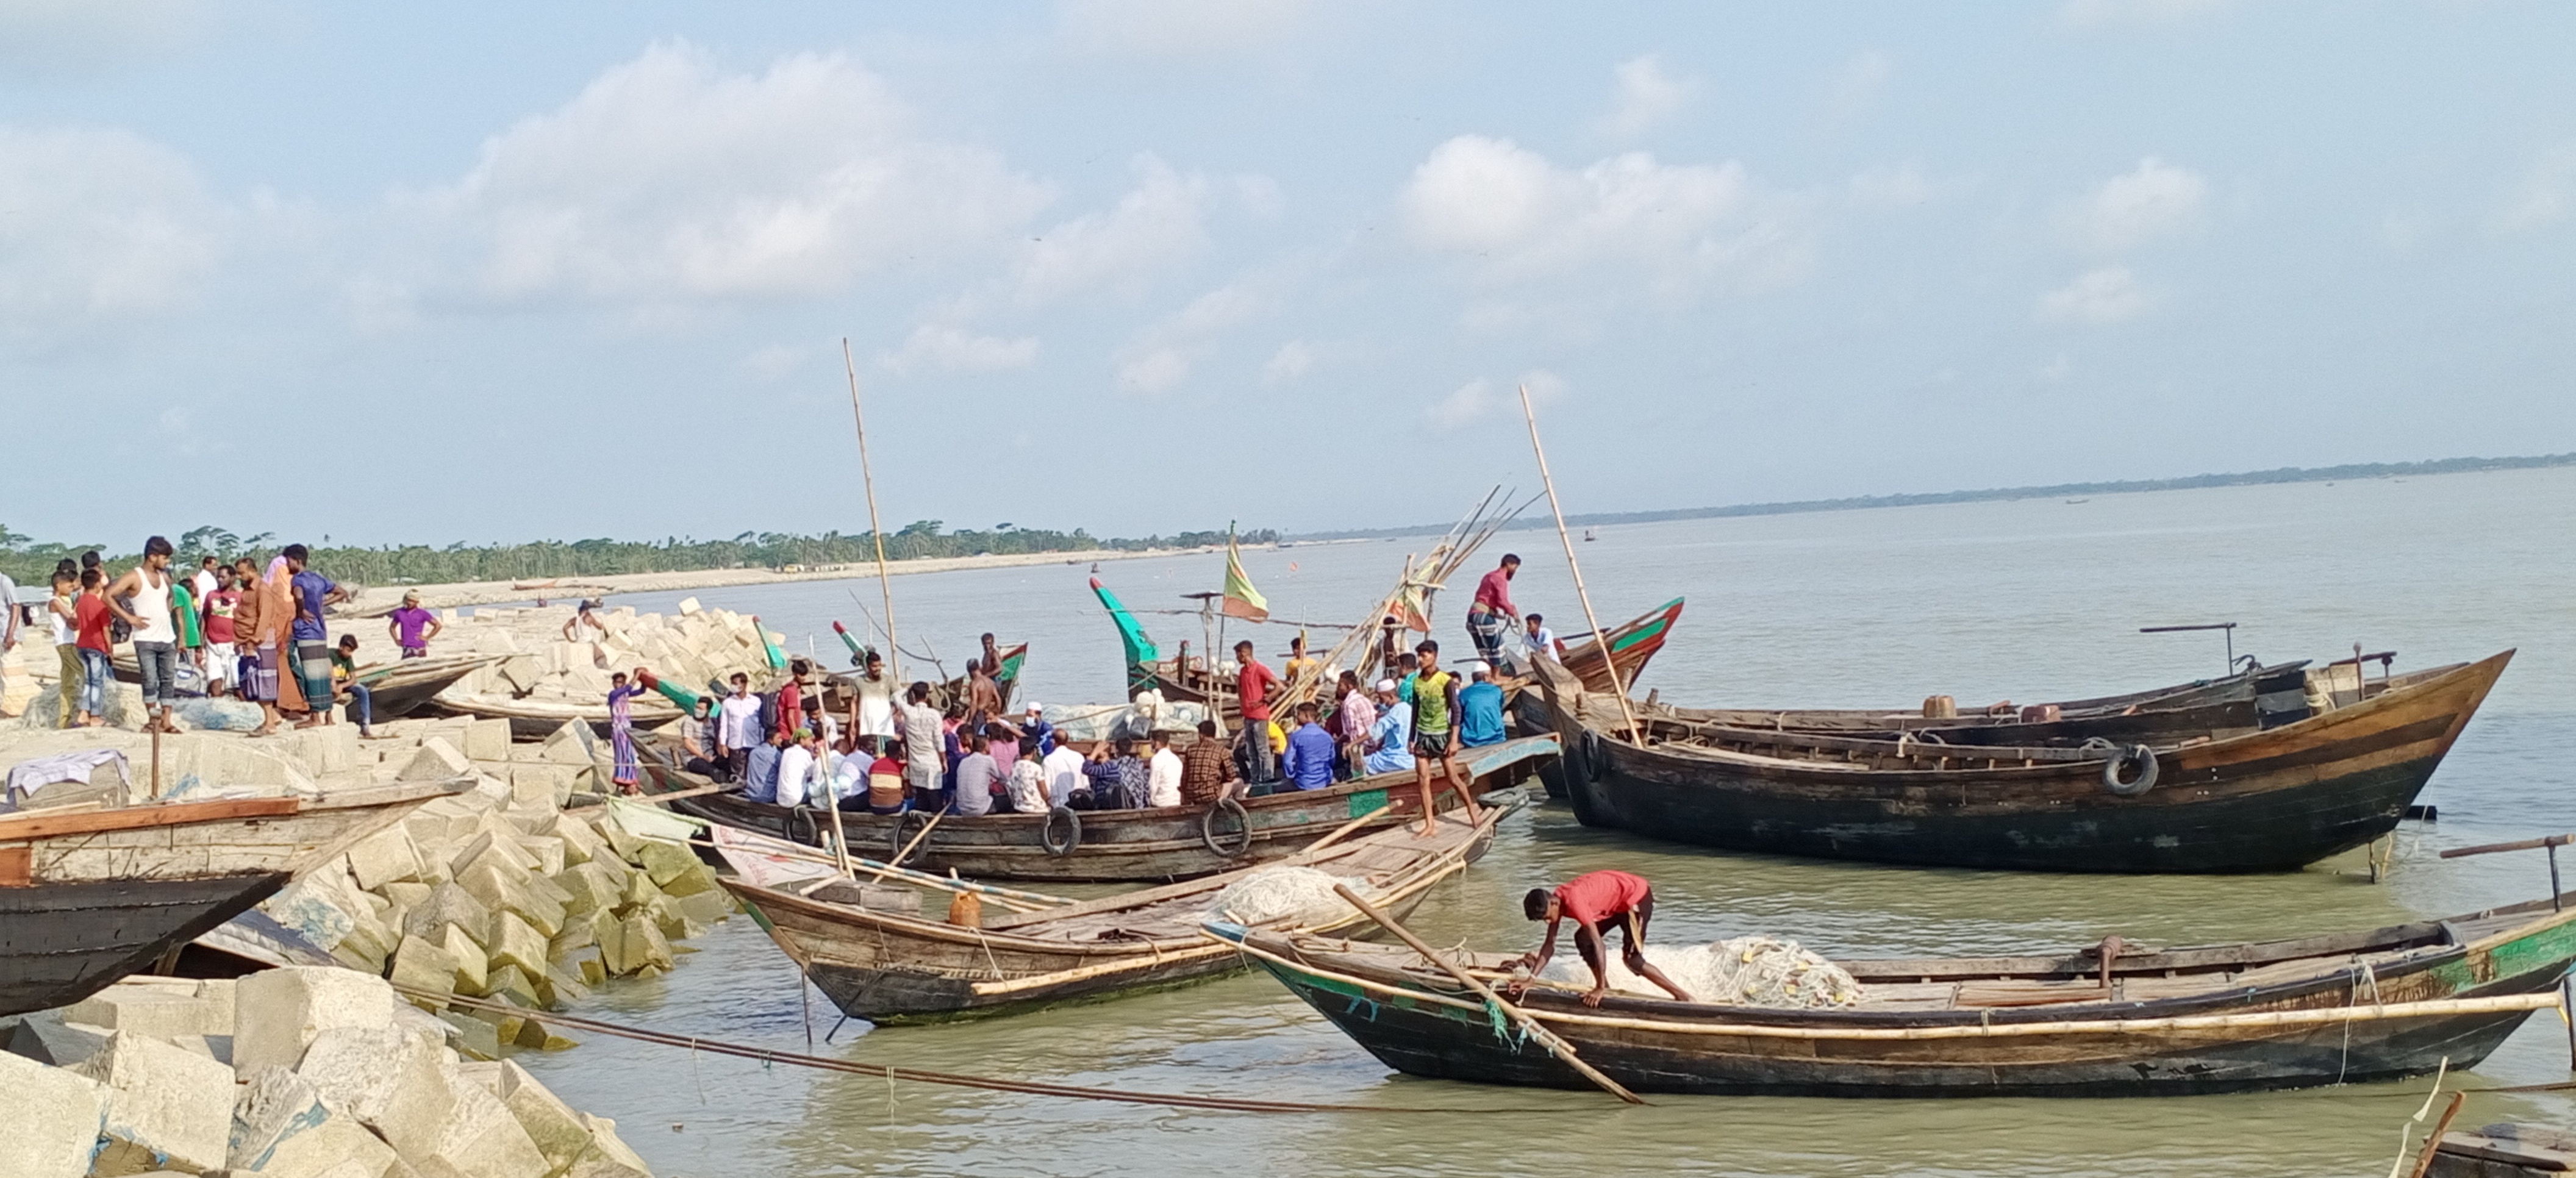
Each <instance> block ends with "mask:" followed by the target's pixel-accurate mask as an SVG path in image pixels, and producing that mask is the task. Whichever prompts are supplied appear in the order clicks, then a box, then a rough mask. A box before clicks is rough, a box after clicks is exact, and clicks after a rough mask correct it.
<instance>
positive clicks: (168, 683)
mask: <svg viewBox="0 0 2576 1178" xmlns="http://www.w3.org/2000/svg"><path fill="white" fill-rule="evenodd" d="M134 661H135V662H136V663H137V664H140V665H141V666H142V668H143V706H144V707H146V708H166V707H169V706H170V705H171V704H173V703H175V702H177V701H178V698H179V649H178V648H177V647H175V646H172V645H170V644H169V643H167V642H137V643H135V644H134Z"/></svg>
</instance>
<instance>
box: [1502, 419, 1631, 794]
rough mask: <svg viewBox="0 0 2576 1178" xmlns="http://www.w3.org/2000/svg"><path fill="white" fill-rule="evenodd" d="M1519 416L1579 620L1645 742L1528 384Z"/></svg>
mask: <svg viewBox="0 0 2576 1178" xmlns="http://www.w3.org/2000/svg"><path fill="white" fill-rule="evenodd" d="M1521 417H1522V418H1523V419H1524V420H1526V421H1528V422H1529V435H1530V453H1532V454H1535V455H1537V456H1538V481H1539V482H1540V484H1542V485H1544V486H1545V487H1546V488H1547V509H1548V511H1550V512H1552V513H1554V514H1555V516H1556V541H1557V543H1559V544H1562V545H1564V546H1565V567H1566V569H1567V570H1568V571H1570V572H1572V573H1573V574H1574V596H1575V598H1576V599H1577V600H1579V601H1581V602H1582V603H1583V620H1584V621H1585V622H1586V623H1587V624H1589V625H1590V626H1591V627H1592V641H1593V643H1594V645H1595V646H1597V647H1598V648H1599V649H1600V651H1601V665H1602V666H1603V667H1605V668H1607V669H1608V670H1609V672H1610V690H1611V692H1612V693H1613V694H1615V695H1617V696H1618V697H1619V714H1620V715H1621V716H1623V717H1625V718H1626V719H1627V721H1628V737H1629V739H1631V740H1634V741H1636V742H1637V743H1638V744H1644V743H1646V730H1645V729H1643V728H1640V727H1638V726H1637V713H1636V710H1635V709H1634V708H1631V707H1630V706H1629V704H1628V684H1627V683H1626V682H1625V681H1623V680H1622V679H1621V678H1620V676H1619V660H1618V657H1617V654H1618V652H1616V651H1613V650H1611V649H1610V636H1609V635H1607V634H1604V633H1602V632H1601V619H1600V618H1599V617H1598V616H1596V615H1594V614H1593V612H1592V594H1591V593H1590V592H1588V591H1586V590H1585V589H1584V588H1583V566H1582V565H1581V564H1580V563H1578V562H1576V561H1575V559H1574V537H1572V536H1570V535H1568V534H1567V533H1566V530H1565V505H1564V504H1561V503H1559V502H1557V500H1556V480H1555V479H1554V478H1552V477H1550V476H1549V475H1548V473H1547V447H1545V446H1542V445H1540V444H1539V441H1538V411H1537V410H1535V409H1532V408H1530V395H1529V386H1528V385H1522V386H1521Z"/></svg>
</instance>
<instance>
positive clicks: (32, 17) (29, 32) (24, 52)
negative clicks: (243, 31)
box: [0, 0, 215, 77]
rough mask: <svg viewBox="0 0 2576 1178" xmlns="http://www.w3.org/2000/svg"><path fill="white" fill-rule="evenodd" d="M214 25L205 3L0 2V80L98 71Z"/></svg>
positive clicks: (203, 0)
mask: <svg viewBox="0 0 2576 1178" xmlns="http://www.w3.org/2000/svg"><path fill="white" fill-rule="evenodd" d="M214 23H215V11H214V5H213V4H211V3H209V2H207V0H112V2H101V0H0V76H9V75H21V76H28V77H57V76H62V75H66V74H78V73H85V72H90V71H94V70H98V69H103V68H106V67H109V66H113V65H118V64H122V63H125V62H127V61H130V60H132V59H135V58H139V57H147V56H151V55H154V54H159V53H164V52H167V51H169V50H172V49H176V48H178V47H180V46H182V45H185V44H186V43H188V42H190V41H193V40H195V39H197V38H198V37H200V36H202V35H203V34H204V33H205V32H206V31H207V30H208V29H210V28H212V27H213V25H214Z"/></svg>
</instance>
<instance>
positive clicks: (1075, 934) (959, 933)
mask: <svg viewBox="0 0 2576 1178" xmlns="http://www.w3.org/2000/svg"><path fill="white" fill-rule="evenodd" d="M1509 809H1510V807H1509V805H1508V804H1505V805H1500V806H1496V807H1493V808H1490V809H1488V810H1487V811H1486V812H1485V814H1484V816H1483V820H1482V821H1479V822H1475V823H1469V822H1467V821H1466V820H1465V819H1464V818H1461V817H1459V816H1457V815H1454V814H1453V815H1448V816H1444V817H1443V818H1442V819H1441V820H1440V824H1439V826H1438V828H1437V829H1436V830H1435V831H1434V832H1433V833H1432V835H1431V836H1430V837H1427V838H1422V837H1416V836H1415V833H1414V831H1413V830H1412V828H1410V827H1404V828H1399V829H1381V830H1378V831H1376V832H1375V833H1372V834H1367V835H1362V836H1360V837H1358V838H1354V839H1351V840H1349V841H1346V842H1340V843H1335V844H1332V845H1330V846H1326V847H1321V848H1318V849H1315V850H1311V851H1305V852H1300V853H1298V854H1296V855H1293V856H1290V857H1289V858H1288V859H1286V860H1283V861H1282V862H1284V863H1293V864H1297V865H1300V866H1305V867H1311V868H1314V869H1316V870H1319V871H1323V872H1326V873H1328V874H1331V875H1334V876H1337V877H1339V878H1341V879H1342V880H1343V881H1345V882H1347V883H1348V884H1350V885H1351V886H1352V887H1353V888H1355V889H1356V890H1358V891H1359V892H1360V893H1361V894H1363V895H1366V896H1369V897H1370V898H1371V899H1372V900H1373V901H1374V902H1376V903H1378V904H1380V905H1382V906H1384V907H1387V908H1391V909H1394V910H1396V911H1399V912H1405V911H1410V910H1411V909H1412V908H1413V906H1414V905H1415V904H1417V903H1419V902H1420V901H1421V899H1422V897H1423V895H1424V894H1425V893H1426V892H1428V891H1430V889H1431V887H1432V885H1434V884H1437V883H1439V882H1440V881H1441V880H1444V879H1447V878H1449V877H1451V876H1453V875H1456V874H1458V873H1459V872H1462V871H1464V870H1466V869H1467V865H1468V864H1470V863H1473V862H1475V861H1476V860H1477V859H1478V858H1480V857H1482V856H1483V855H1484V853H1485V850H1486V848H1488V847H1490V846H1491V845H1492V844H1493V837H1494V825H1495V824H1496V823H1497V822H1499V821H1501V819H1502V817H1503V815H1504V814H1506V813H1508V812H1509ZM724 845H725V844H724V843H723V842H721V841H720V842H719V843H718V846H719V847H720V848H721V847H723V846H724ZM724 853H725V854H726V855H727V857H728V858H733V857H734V856H736V855H738V854H740V852H738V851H733V850H727V851H725V852H724ZM741 866H742V865H741V864H737V875H736V876H734V877H729V878H727V879H725V880H724V881H723V882H724V885H725V888H726V890H728V891H731V892H732V893H733V894H734V897H735V898H736V899H739V900H741V901H742V904H743V907H744V908H746V909H748V910H749V911H750V912H751V913H752V916H753V918H754V919H755V920H757V921H758V922H759V923H760V926H761V927H762V928H763V929H766V930H767V931H768V933H769V936H770V939H772V940H774V941H776V942H778V947H779V948H780V949H783V950H785V951H786V953H787V956H788V957H789V958H790V959H792V960H794V961H795V962H796V964H797V966H798V967H799V968H801V969H803V970H804V971H805V976H806V977H808V978H811V979H812V980H813V982H814V985H815V987H816V988H817V989H820V990H821V991H822V992H823V993H824V994H825V995H827V996H829V997H830V998H831V1000H832V1002H833V1004H834V1005H836V1006H838V1007H840V1008H841V1010H842V1012H843V1013H845V1014H848V1015H849V1016H850V1017H852V1018H863V1019H868V1020H870V1021H872V1022H878V1023H888V1022H905V1021H924V1020H934V1019H946V1018H955V1017H959V1016H965V1015H986V1014H1000V1013H1009V1012H1016V1011H1023V1010H1031V1009H1036V1008H1039V1007H1043V1006H1049V1005H1053V1004H1056V1003H1061V1002H1067V1001H1075V1000H1084V999H1097V998H1102V997H1107V996H1111V995H1115V994H1120V993H1126V992H1132V991H1135V990H1139V989H1145V988H1158V987H1163V986H1171V985H1177V984H1180V983H1184V982H1191V981H1197V980H1200V979H1204V978H1211V977H1216V976H1219V975H1221V974H1226V973H1231V972H1233V971H1235V970H1239V969H1242V968H1244V966H1245V962H1244V959H1243V956H1242V955H1241V954H1239V953H1237V952H1235V950H1234V947H1233V946H1231V945H1224V944H1218V943H1215V942H1212V941H1210V940H1208V939H1207V938H1206V937H1204V936H1202V935H1200V933H1199V923H1200V922H1201V921H1202V920H1204V919H1206V915H1207V910H1208V908H1209V906H1210V904H1211V902H1212V901H1214V900H1215V899H1216V897H1217V894H1218V893H1220V892H1222V891H1224V890H1225V889H1226V888H1227V887H1228V886H1230V885H1232V884H1234V883H1235V882H1237V881H1238V880H1241V879H1243V878H1244V877H1246V876H1249V875H1251V874H1253V873H1255V872H1257V871H1262V870H1267V869H1269V868H1270V867H1276V866H1278V864H1268V865H1265V866H1263V867H1255V868H1245V869H1240V870H1236V871H1229V872H1226V873H1224V874H1222V875H1213V876H1208V877H1206V878H1203V879H1198V880H1192V881H1189V882H1186V883H1175V884H1167V885H1164V886H1162V887H1155V888H1147V889H1145V890H1143V891H1136V892H1126V893H1123V894H1120V895H1116V896H1109V897H1105V898H1102V899H1097V900H1087V901H1082V902H1078V903H1071V904H1065V905H1060V906H1056V907H1050V908H1044V909H1041V910H1039V911H1035V912H1024V913H1008V914H1003V913H997V912H993V911H988V912H987V913H986V914H985V916H984V918H983V921H982V924H981V925H980V926H978V927H971V928H969V927H960V926H958V925H954V924H950V923H948V922H946V921H944V920H940V919H938V918H936V917H925V916H923V915H921V914H918V913H904V912H895V911H885V910H881V909H876V908H869V907H865V906H863V905H861V904H860V903H858V898H859V895H860V894H861V893H860V889H859V888H858V887H857V886H856V885H854V884H852V883H851V882H849V880H848V879H846V878H845V877H843V876H842V875H841V874H840V873H839V872H838V871H835V870H833V869H831V868H829V867H824V868H820V869H818V871H817V872H816V873H815V875H816V877H815V878H809V879H804V880H800V881H796V882H792V883H789V882H781V883H776V884H773V885H771V886H760V885H758V884H755V883H752V882H749V880H748V879H747V878H746V876H748V875H756V874H758V873H757V872H750V873H745V872H741V871H740V867H741ZM897 882H900V881H897ZM931 895H932V896H934V897H936V898H939V899H941V900H942V901H943V902H944V900H945V897H944V896H941V895H940V894H939V893H937V892H932V893H931ZM1336 907H1337V908H1339V915H1335V916H1327V917H1318V918H1315V919H1312V920H1311V921H1308V922H1305V923H1296V919H1297V918H1293V917H1291V918H1285V919H1283V920H1281V921H1278V922H1274V923H1273V924H1271V925H1268V926H1265V927H1274V928H1286V927H1291V926H1293V927H1294V928H1295V929H1296V930H1297V931H1307V932H1338V931H1341V930H1343V929H1347V928H1350V927H1351V926H1353V925H1355V924H1364V923H1365V922H1366V919H1367V918H1365V917H1363V916H1361V915H1360V914H1359V913H1358V912H1357V911H1355V910H1352V909H1350V908H1348V907H1347V906H1340V905H1336Z"/></svg>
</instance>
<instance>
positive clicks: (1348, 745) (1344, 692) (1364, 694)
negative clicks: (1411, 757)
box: [1334, 671, 1377, 777]
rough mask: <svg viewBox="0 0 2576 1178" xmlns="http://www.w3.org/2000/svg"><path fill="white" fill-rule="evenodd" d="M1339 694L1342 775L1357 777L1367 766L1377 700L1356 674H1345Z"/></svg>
mask: <svg viewBox="0 0 2576 1178" xmlns="http://www.w3.org/2000/svg"><path fill="white" fill-rule="evenodd" d="M1340 691H1341V696H1340V698H1339V699H1338V700H1337V701H1336V702H1335V704H1334V713H1335V718H1336V719H1337V720H1339V721H1340V726H1341V733H1340V735H1341V742H1342V775H1343V776H1345V777H1357V776H1359V775H1360V774H1361V773H1362V772H1363V771H1364V769H1365V766H1366V765H1367V763H1368V742H1369V729H1371V728H1374V727H1376V726H1377V701H1376V700H1375V699H1373V698H1371V697H1370V695H1369V693H1368V691H1367V689H1365V688H1363V687H1361V686H1360V675H1359V672H1357V671H1344V672H1342V682H1341V687H1340Z"/></svg>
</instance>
